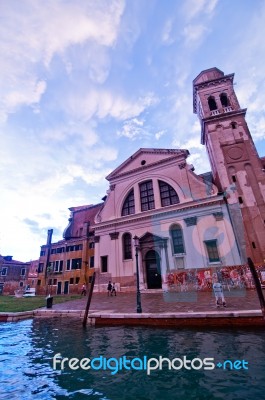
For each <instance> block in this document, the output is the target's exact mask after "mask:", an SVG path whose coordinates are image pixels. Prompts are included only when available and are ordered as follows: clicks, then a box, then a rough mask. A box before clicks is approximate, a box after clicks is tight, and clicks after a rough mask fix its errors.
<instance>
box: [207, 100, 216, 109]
mask: <svg viewBox="0 0 265 400" xmlns="http://www.w3.org/2000/svg"><path fill="white" fill-rule="evenodd" d="M208 105H209V108H210V111H214V110H217V105H216V101H215V98H214V97H213V96H210V97H208Z"/></svg>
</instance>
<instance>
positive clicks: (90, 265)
mask: <svg viewBox="0 0 265 400" xmlns="http://www.w3.org/2000/svg"><path fill="white" fill-rule="evenodd" d="M89 268H94V256H91V257H90V259H89Z"/></svg>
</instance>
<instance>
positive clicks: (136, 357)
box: [0, 318, 265, 400]
mask: <svg viewBox="0 0 265 400" xmlns="http://www.w3.org/2000/svg"><path fill="white" fill-rule="evenodd" d="M55 355H56V359H54V356H55ZM65 358H68V360H64V359H65ZM73 358H74V360H69V359H73ZM205 358H206V359H208V360H205ZM110 359H112V360H110ZM209 359H210V360H209ZM54 360H56V364H54ZM62 366H64V369H61V367H62ZM207 366H208V367H209V368H212V369H205V367H207ZM55 367H56V369H55ZM89 367H90V368H89ZM73 368H76V369H73ZM77 368H78V369H77ZM159 368H160V369H159ZM264 393H265V331H264V330H262V329H259V330H258V329H248V330H220V329H218V330H194V329H193V330H188V329H185V330H184V329H183V330H176V329H158V328H157V329H156V328H143V327H141V328H135V327H100V328H95V327H87V328H86V329H83V328H82V325H81V321H80V320H76V319H68V320H67V319H66V318H64V319H54V318H53V319H34V320H26V321H20V322H16V323H0V399H1V400H4V399H6V400H10V399H12V400H15V399H19V400H20V399H23V400H24V399H25V400H30V399H36V400H38V399H40V400H41V399H43V400H49V399H58V400H59V399H67V398H69V399H95V400H97V399H102V400H103V399H104V400H116V399H119V400H123V399H126V400H127V399H128V400H130V399H135V400H138V399H142V400H144V399H148V400H149V399H151V400H153V399H166V400H167V399H168V400H171V399H180V400H182V399H185V400H190V399H199V400H200V399H205V400H206V399H207V400H211V399H226V400H230V399H231V400H232V399H233V400H236V399H240V400H242V399H247V398H250V397H251V398H253V399H254V398H256V399H264V398H265V395H264Z"/></svg>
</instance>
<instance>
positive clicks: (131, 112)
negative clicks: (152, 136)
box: [64, 89, 158, 121]
mask: <svg viewBox="0 0 265 400" xmlns="http://www.w3.org/2000/svg"><path fill="white" fill-rule="evenodd" d="M157 102H158V99H157V97H156V96H155V95H154V94H153V93H147V94H146V95H144V96H142V97H139V98H138V99H137V100H128V99H126V98H124V97H122V96H121V95H119V94H118V93H114V92H113V93H112V92H111V91H107V90H101V89H98V90H96V89H94V90H91V91H90V92H89V93H86V94H85V95H81V94H80V95H72V94H71V95H70V96H69V98H68V99H67V100H66V103H65V105H64V107H65V112H67V113H70V115H72V117H75V118H77V119H81V120H83V121H88V120H89V119H91V118H92V117H96V118H99V119H104V118H107V117H111V118H114V119H116V120H121V121H123V120H126V119H128V118H133V117H137V116H139V115H140V114H141V113H142V112H143V111H144V110H145V109H147V108H148V107H150V106H153V105H154V104H157Z"/></svg>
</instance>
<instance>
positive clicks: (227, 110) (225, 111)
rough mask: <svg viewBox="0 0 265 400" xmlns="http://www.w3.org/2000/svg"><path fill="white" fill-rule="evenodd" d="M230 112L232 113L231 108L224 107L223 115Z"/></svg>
mask: <svg viewBox="0 0 265 400" xmlns="http://www.w3.org/2000/svg"><path fill="white" fill-rule="evenodd" d="M230 111H233V108H232V107H231V106H228V107H224V113H227V112H230Z"/></svg>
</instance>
